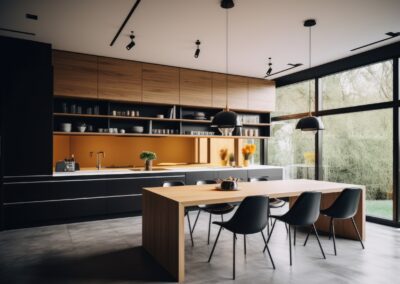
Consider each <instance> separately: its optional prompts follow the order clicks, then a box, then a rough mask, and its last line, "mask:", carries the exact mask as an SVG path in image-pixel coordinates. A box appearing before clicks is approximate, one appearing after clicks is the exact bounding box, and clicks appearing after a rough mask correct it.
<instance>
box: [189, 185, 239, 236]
mask: <svg viewBox="0 0 400 284" xmlns="http://www.w3.org/2000/svg"><path fill="white" fill-rule="evenodd" d="M202 184H217V181H215V180H198V181H197V183H196V185H202ZM198 209H199V211H198V213H197V216H196V220H195V221H194V224H193V228H192V233H193V231H194V228H196V224H197V220H198V219H199V216H200V213H201V211H205V212H207V213H209V214H210V217H209V221H208V238H207V244H210V232H211V218H212V215H220V216H221V221H222V222H223V221H224V215H225V214H228V213H230V212H232V211H233V210H234V209H235V206H233V205H231V204H229V203H219V204H210V205H200V206H199V207H198Z"/></svg>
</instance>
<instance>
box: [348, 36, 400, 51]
mask: <svg viewBox="0 0 400 284" xmlns="http://www.w3.org/2000/svg"><path fill="white" fill-rule="evenodd" d="M385 35H387V36H389V37H387V38H384V39H381V40H378V41H374V42H371V43H368V44H365V45H362V46H359V47H356V48H353V49H351V50H350V51H355V50H358V49H361V48H364V47H367V46H371V45H374V44H377V43H380V42H382V41H386V40H389V39H392V38H395V37H398V36H400V32H397V33H394V32H387V33H385Z"/></svg>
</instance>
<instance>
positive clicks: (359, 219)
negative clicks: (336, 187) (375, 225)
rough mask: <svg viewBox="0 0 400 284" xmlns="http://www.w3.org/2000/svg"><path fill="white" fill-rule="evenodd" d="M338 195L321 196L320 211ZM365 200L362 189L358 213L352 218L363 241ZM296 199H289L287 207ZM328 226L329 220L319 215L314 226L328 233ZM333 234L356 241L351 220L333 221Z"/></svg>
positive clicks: (364, 193)
mask: <svg viewBox="0 0 400 284" xmlns="http://www.w3.org/2000/svg"><path fill="white" fill-rule="evenodd" d="M339 194H340V192H338V193H324V194H322V200H321V209H325V208H327V207H329V206H330V205H331V204H332V203H333V202H334V201H335V200H336V198H337V197H338V196H339ZM365 198H366V192H365V187H364V188H362V194H361V198H360V202H359V205H358V212H357V214H356V215H355V216H354V221H355V222H356V225H357V228H358V230H359V232H360V235H361V238H362V240H365V222H366V209H365ZM296 199H297V196H296V197H290V199H289V205H290V206H292V204H293V203H294V202H295V201H296ZM329 224H330V218H328V217H326V216H322V215H320V217H319V219H318V221H317V223H315V226H316V227H317V229H318V230H319V231H322V232H325V233H329ZM335 233H336V236H338V237H343V238H348V239H352V240H358V236H357V232H356V231H355V229H354V226H353V224H352V222H351V219H347V220H335Z"/></svg>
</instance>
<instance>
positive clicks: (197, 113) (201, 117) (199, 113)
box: [193, 111, 206, 120]
mask: <svg viewBox="0 0 400 284" xmlns="http://www.w3.org/2000/svg"><path fill="white" fill-rule="evenodd" d="M193 119H196V120H205V119H206V114H205V113H204V112H202V111H195V112H194V113H193Z"/></svg>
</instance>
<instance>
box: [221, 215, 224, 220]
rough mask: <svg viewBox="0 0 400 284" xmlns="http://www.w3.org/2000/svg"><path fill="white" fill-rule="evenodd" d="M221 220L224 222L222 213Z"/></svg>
mask: <svg viewBox="0 0 400 284" xmlns="http://www.w3.org/2000/svg"><path fill="white" fill-rule="evenodd" d="M221 221H222V222H224V215H222V214H221Z"/></svg>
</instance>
